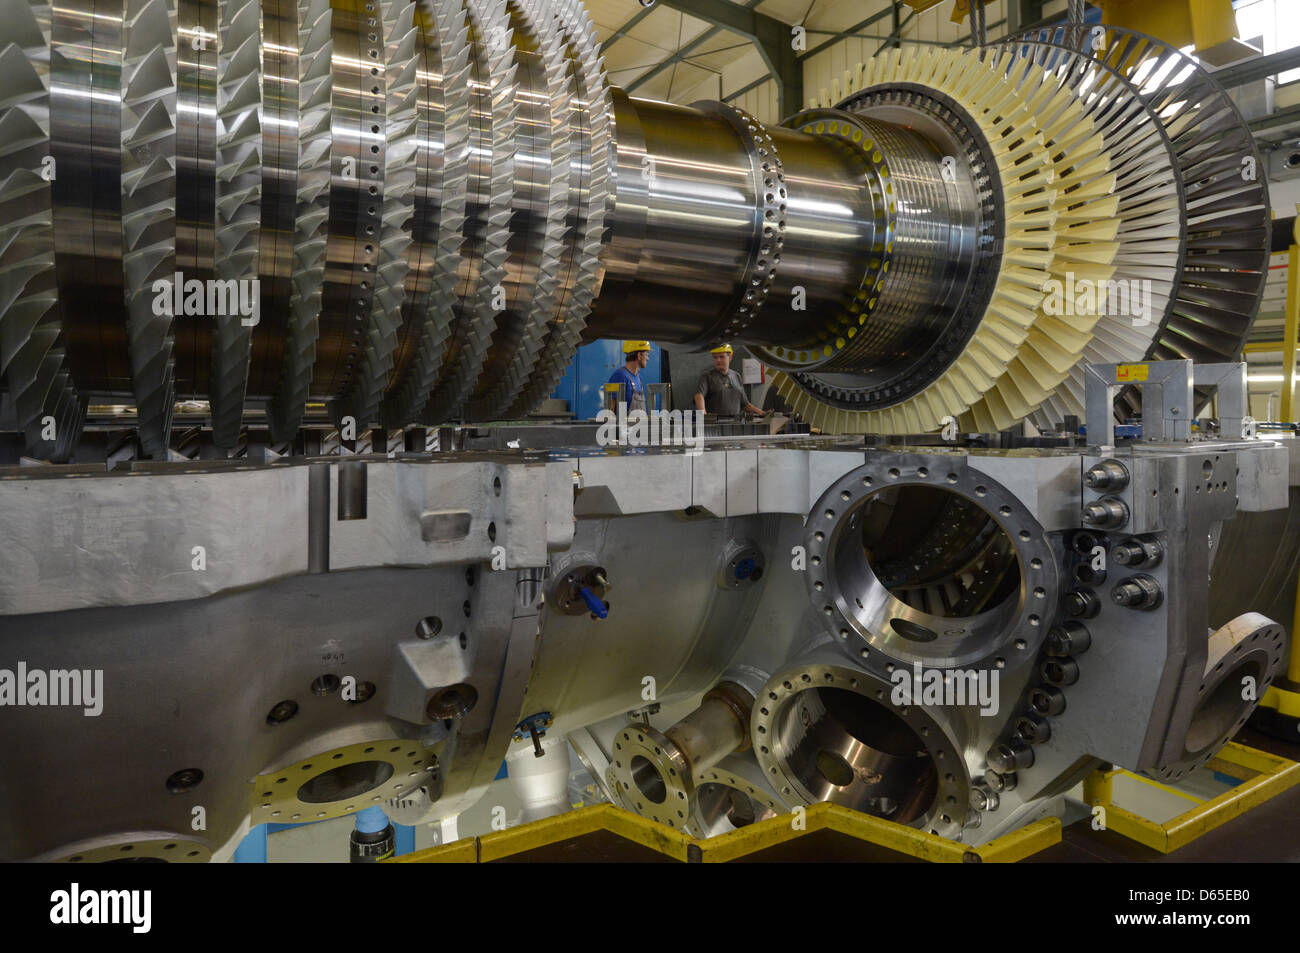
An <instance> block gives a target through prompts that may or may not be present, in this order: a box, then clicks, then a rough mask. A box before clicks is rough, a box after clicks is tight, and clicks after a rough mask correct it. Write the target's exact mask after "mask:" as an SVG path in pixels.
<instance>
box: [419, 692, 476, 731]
mask: <svg viewBox="0 0 1300 953" xmlns="http://www.w3.org/2000/svg"><path fill="white" fill-rule="evenodd" d="M476 704H478V689H476V688H475V687H474V686H473V685H470V684H468V683H466V682H462V683H460V684H459V685H452V686H451V687H450V688H444V689H443V690H442V691H440V692H438V693H437V694H436V695H434V696H433V697H432V698H430V699H429V704H428V705H426V706H425V714H427V715H428V716H429V719H430V720H431V721H441V720H443V719H446V718H464V717H465V716H466V715H468V714H469V713H470V711H472V710H473V708H474V706H475V705H476Z"/></svg>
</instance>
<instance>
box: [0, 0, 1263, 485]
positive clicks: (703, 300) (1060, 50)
mask: <svg viewBox="0 0 1300 953" xmlns="http://www.w3.org/2000/svg"><path fill="white" fill-rule="evenodd" d="M4 2H5V3H6V7H5V9H6V11H7V12H8V14H9V20H8V22H10V23H12V24H14V30H13V31H12V33H11V36H10V38H9V39H8V41H7V45H6V46H5V47H4V49H3V50H2V51H0V62H2V63H3V64H4V69H5V75H6V76H7V77H8V78H9V80H10V82H9V84H8V85H9V88H11V89H13V90H16V91H17V92H16V93H15V95H13V96H11V97H10V98H9V99H7V100H6V101H5V102H4V103H3V104H0V125H3V126H4V128H6V129H8V130H9V131H10V132H11V135H10V136H9V137H7V138H6V140H5V141H6V142H7V143H9V144H8V145H6V146H5V147H4V148H5V149H6V152H5V156H6V165H7V170H6V174H5V175H4V176H3V177H0V203H3V204H4V205H5V207H6V208H7V209H9V212H10V214H9V215H8V216H7V217H6V221H7V222H9V224H8V225H6V226H4V229H5V238H4V240H3V244H0V255H2V256H3V259H0V261H2V267H0V309H2V310H0V328H2V329H3V332H4V333H3V338H4V343H3V347H2V348H0V373H2V374H3V383H4V386H5V387H6V389H7V392H8V394H9V398H10V400H9V403H10V404H11V405H12V406H13V409H14V414H13V417H14V420H15V422H16V424H17V426H18V427H20V428H22V429H23V430H24V431H25V432H26V434H27V438H28V445H29V452H30V453H31V454H33V455H35V456H38V457H43V458H49V459H53V460H63V459H68V458H69V457H70V456H71V454H72V453H73V451H74V450H75V446H76V442H77V437H78V434H79V431H80V428H81V426H82V422H83V418H84V416H85V413H86V408H87V405H88V404H89V403H92V402H94V401H96V400H98V401H108V402H112V403H121V402H123V401H126V402H129V403H131V404H133V405H134V408H135V412H136V421H137V426H138V429H139V435H140V444H141V448H142V450H143V452H144V453H145V454H146V455H148V456H151V457H154V458H162V457H165V456H167V454H168V453H169V452H170V450H171V435H170V432H171V426H172V416H173V410H174V407H175V403H176V401H177V400H197V401H206V402H207V407H208V410H209V413H210V424H211V440H212V442H213V444H214V446H215V448H216V449H217V450H218V451H220V452H221V453H225V454H231V453H238V452H239V447H240V445H241V441H242V439H243V437H242V430H243V428H244V427H245V426H249V425H252V426H256V425H258V424H259V423H264V425H265V426H267V427H268V429H269V430H270V437H271V442H272V443H273V444H275V445H277V446H280V449H281V450H285V447H284V445H286V444H290V443H291V442H292V441H294V440H295V438H296V437H297V434H298V432H299V429H300V427H301V426H302V424H303V422H304V421H305V420H308V419H311V420H314V421H317V422H319V421H322V420H324V419H326V417H328V419H329V420H331V421H333V423H334V424H335V425H336V426H340V427H342V426H344V425H345V424H346V423H347V422H349V421H350V422H351V423H352V424H354V425H355V429H356V431H358V432H360V431H364V430H366V429H367V428H370V427H382V428H385V429H386V430H395V429H400V428H403V427H406V426H412V425H415V426H420V425H428V424H436V423H442V422H449V421H466V420H480V419H487V418H495V417H500V416H503V415H510V416H517V415H522V414H525V413H527V412H528V411H529V410H531V409H532V408H533V407H535V406H536V405H537V404H538V403H539V402H540V401H541V400H543V399H544V398H545V397H546V396H547V395H548V394H549V393H550V392H551V391H552V390H553V388H554V387H555V385H556V383H557V382H558V381H559V379H560V378H561V376H562V375H563V373H564V371H565V368H566V367H567V366H568V365H569V363H570V362H571V360H572V358H573V355H574V353H575V352H576V349H577V347H578V346H579V344H580V343H582V342H583V341H586V340H592V339H596V338H601V337H631V338H637V339H650V340H658V341H662V342H678V343H682V344H686V345H688V346H692V347H700V346H704V345H708V344H710V343H713V342H715V341H719V340H735V341H736V342H737V343H741V344H744V345H746V346H748V347H750V348H751V349H752V350H753V351H754V352H755V353H756V354H758V355H759V356H760V357H761V358H762V359H764V360H765V361H766V362H767V363H769V364H770V365H772V366H773V367H776V368H779V369H780V370H781V371H782V373H778V374H777V375H776V381H775V382H776V386H777V388H778V390H779V392H780V393H781V394H783V395H784V396H785V397H786V398H787V399H789V400H790V401H791V403H792V404H793V405H794V407H795V409H796V410H798V411H800V412H801V413H802V414H803V415H804V416H805V417H806V418H807V419H808V420H809V421H810V422H811V423H813V424H814V425H815V426H818V427H821V428H823V429H828V430H835V431H840V432H861V431H874V432H885V433H890V432H917V431H932V430H934V429H936V428H938V427H939V426H940V425H941V424H942V422H943V421H945V420H946V419H947V418H960V420H961V424H962V426H964V427H966V428H968V429H980V430H993V429H1002V428H1005V427H1007V426H1010V425H1012V424H1014V423H1015V422H1016V421H1018V420H1021V419H1025V418H1026V417H1029V416H1032V415H1035V414H1038V415H1039V416H1037V417H1035V419H1037V420H1039V421H1040V422H1043V421H1044V420H1046V421H1047V422H1052V421H1053V420H1054V419H1055V418H1058V417H1060V416H1062V415H1063V414H1065V413H1071V412H1073V413H1078V411H1079V409H1080V408H1081V404H1082V395H1081V386H1082V385H1081V377H1080V373H1079V370H1078V368H1079V366H1080V365H1081V363H1083V362H1085V361H1088V360H1092V361H1103V362H1120V361H1124V360H1137V359H1142V358H1168V357H1191V358H1194V359H1197V360H1227V359H1231V358H1232V357H1233V356H1235V355H1236V353H1237V352H1238V351H1239V349H1240V345H1241V341H1242V339H1243V337H1244V335H1245V333H1246V330H1247V329H1248V327H1249V323H1250V319H1251V316H1252V315H1253V314H1254V312H1255V310H1256V307H1257V304H1258V299H1259V295H1260V293H1261V290H1262V283H1263V275H1264V273H1265V268H1264V266H1265V264H1266V252H1264V251H1263V249H1264V248H1265V247H1266V246H1267V244H1268V242H1267V238H1268V220H1267V216H1268V207H1267V194H1266V190H1265V187H1264V184H1263V182H1262V179H1260V177H1259V176H1258V175H1257V174H1254V173H1255V170H1257V168H1258V155H1257V154H1256V153H1255V151H1254V146H1253V141H1252V140H1251V138H1250V136H1249V132H1248V130H1246V128H1245V127H1244V125H1243V124H1242V122H1241V119H1240V116H1239V114H1238V113H1237V112H1236V110H1235V107H1233V106H1232V104H1231V102H1230V101H1229V100H1228V99H1227V97H1226V96H1225V95H1224V94H1223V92H1222V90H1220V89H1218V87H1217V86H1216V85H1215V84H1214V82H1213V80H1212V79H1211V78H1210V77H1209V76H1208V75H1207V74H1206V73H1205V72H1204V71H1203V70H1201V69H1200V67H1199V66H1198V65H1197V64H1196V63H1195V62H1193V61H1192V60H1190V59H1189V58H1187V57H1186V56H1185V55H1183V54H1180V53H1178V52H1177V51H1172V50H1170V49H1168V48H1167V47H1164V46H1163V45H1162V44H1159V43H1157V42H1156V41H1153V40H1150V39H1148V38H1145V37H1140V36H1139V35H1136V34H1131V33H1126V32H1124V31H1119V30H1115V29H1114V28H1106V29H1105V30H1103V31H1102V35H1099V36H1098V37H1096V38H1094V40H1092V41H1089V42H1090V44H1095V45H1089V46H1088V47H1087V48H1086V49H1083V50H1076V49H1072V48H1069V47H1068V46H1067V45H1066V42H1065V39H1064V38H1063V36H1057V35H1055V34H1052V33H1050V32H1049V33H1043V34H1038V35H1034V36H1030V37H1026V38H1025V39H1024V41H1023V42H1021V41H1017V42H1015V43H1012V44H1007V45H1004V46H1003V47H1002V48H999V49H985V50H980V51H960V50H929V51H925V52H917V51H916V50H914V49H911V48H909V49H907V50H891V51H888V52H887V53H885V54H882V55H881V56H879V57H876V58H875V59H873V60H871V61H870V62H869V63H867V64H864V65H863V66H861V67H859V68H858V69H857V70H855V71H852V72H850V73H848V74H846V76H845V77H844V81H843V83H842V84H840V83H837V84H836V85H835V88H834V90H833V91H832V92H831V93H826V94H823V96H822V97H821V101H820V102H819V103H816V104H814V108H812V109H809V110H806V111H804V112H801V113H799V114H797V115H796V116H794V117H791V118H790V119H789V120H787V122H786V123H785V124H784V125H782V126H776V125H771V124H765V123H763V122H760V121H759V120H758V119H757V118H756V117H754V116H750V115H748V114H746V113H744V112H743V111H740V110H737V109H735V108H734V107H732V106H729V105H726V104H723V103H699V104H696V105H695V106H693V107H681V106H672V105H669V104H662V103H652V102H647V101H643V100H634V99H632V98H630V97H628V96H626V95H624V94H622V93H621V92H619V91H617V90H613V89H611V87H610V86H609V83H608V79H607V77H606V75H605V72H604V68H603V65H602V62H601V59H600V55H599V50H598V47H597V45H596V41H595V38H594V37H593V35H592V31H591V23H590V20H589V19H588V18H587V16H586V14H585V13H584V12H583V11H582V8H581V6H580V4H579V3H578V0H363V2H362V3H361V4H360V6H359V7H356V8H353V7H346V6H343V5H331V3H330V2H329V0H304V2H302V3H293V2H290V0H267V2H264V3H261V4H253V3H248V2H232V3H229V4H226V5H223V6H219V7H212V6H203V5H193V4H190V3H188V2H179V3H178V2H177V0H133V2H132V3H131V4H129V5H128V7H127V9H126V11H125V13H126V15H125V17H124V18H122V17H120V16H119V14H120V13H121V11H118V13H117V14H114V13H113V11H112V10H111V9H109V8H108V7H104V9H100V7H103V2H102V0H80V6H79V7H77V8H76V9H71V8H70V9H69V10H68V11H67V12H66V14H65V13H63V12H60V11H59V10H55V9H54V8H51V7H48V6H46V5H44V4H42V3H39V2H35V3H31V2H22V0H4ZM105 10H107V11H108V14H109V15H102V14H104V12H105ZM259 13H260V16H259ZM86 23H89V24H90V26H89V27H86V26H85V25H84V24H86ZM91 63H93V64H94V67H95V68H94V69H93V70H92V69H91V68H90V64H91ZM90 89H93V90H94V92H95V95H93V96H87V95H86V91H87V90H90ZM46 159H48V160H49V164H48V170H47V163H46ZM647 170H657V171H655V172H653V174H648V175H647V174H645V173H646V171H647ZM47 171H48V173H49V174H47ZM56 171H57V174H55V173H56ZM1252 175H1253V177H1252ZM719 207H725V208H727V209H729V210H730V211H731V212H734V214H729V215H727V216H722V217H719V216H718V215H717V209H718V208H719ZM250 284H255V285H256V286H257V289H256V290H255V291H253V292H252V293H246V290H247V289H246V288H245V286H246V285H250ZM170 285H174V286H175V287H170V288H169V286H170ZM1084 286H1086V288H1087V291H1086V293H1085V292H1082V291H1079V290H1078V289H1079V288H1081V287H1084ZM1138 286H1140V301H1141V307H1140V309H1139V311H1140V314H1138V315H1133V314H1126V313H1119V312H1120V311H1123V310H1125V309H1127V310H1128V311H1133V310H1134V304H1133V293H1135V292H1133V289H1134V288H1137V287H1138ZM192 287H193V288H194V289H195V290H193V292H192V291H191V289H192ZM160 288H161V292H160ZM168 291H170V292H171V293H168ZM205 292H206V293H205ZM248 299H254V300H255V302H256V303H255V305H253V306H252V307H253V310H252V311H250V312H247V313H246V312H245V310H244V305H245V304H247V302H248ZM160 302H161V303H162V305H163V306H162V307H160V306H159V305H160ZM232 302H240V305H239V310H232V305H231V303H232ZM1121 304H1122V307H1121ZM1137 317H1140V319H1141V320H1135V318H1137ZM309 403H312V404H314V405H315V409H314V410H313V411H312V414H314V416H312V417H310V418H309V415H308V404H309ZM1125 406H1128V407H1131V406H1133V403H1132V401H1131V400H1127V402H1126V404H1125ZM322 407H323V409H324V410H325V411H326V412H327V413H325V414H323V413H322V412H321V408H322ZM286 452H287V451H286Z"/></svg>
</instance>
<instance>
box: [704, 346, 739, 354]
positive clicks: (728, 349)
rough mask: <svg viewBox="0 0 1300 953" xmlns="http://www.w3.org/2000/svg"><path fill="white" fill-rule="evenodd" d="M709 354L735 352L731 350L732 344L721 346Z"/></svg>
mask: <svg viewBox="0 0 1300 953" xmlns="http://www.w3.org/2000/svg"><path fill="white" fill-rule="evenodd" d="M709 353H710V354H734V353H735V352H734V351H732V350H731V345H730V344H719V345H718V346H717V347H715V348H714V349H713V350H711V351H710V352H709Z"/></svg>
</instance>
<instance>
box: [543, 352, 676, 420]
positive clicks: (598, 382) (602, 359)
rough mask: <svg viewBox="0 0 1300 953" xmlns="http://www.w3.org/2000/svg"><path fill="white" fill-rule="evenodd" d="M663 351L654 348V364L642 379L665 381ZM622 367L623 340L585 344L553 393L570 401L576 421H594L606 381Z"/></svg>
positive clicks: (657, 381)
mask: <svg viewBox="0 0 1300 953" xmlns="http://www.w3.org/2000/svg"><path fill="white" fill-rule="evenodd" d="M652 343H653V342H652ZM662 353H663V352H662V351H661V350H660V349H659V347H658V346H654V347H653V348H652V350H651V351H650V363H649V364H647V365H646V367H645V369H644V370H643V371H641V380H643V381H644V382H645V383H647V384H658V383H660V382H661V381H662V377H661V370H660V368H661V355H662ZM622 366H623V342H622V341H620V340H601V341H593V342H592V343H591V344H585V345H583V346H582V347H580V348H578V353H577V354H576V355H575V356H574V358H573V363H572V364H570V365H569V369H568V370H567V371H565V372H564V377H563V378H562V379H561V380H560V383H559V386H558V387H556V388H555V393H553V394H552V395H551V396H552V397H555V398H558V399H559V400H563V401H567V402H568V405H569V410H571V411H572V412H573V416H574V419H575V420H591V419H592V418H594V417H595V416H596V414H598V413H599V412H600V408H601V406H602V395H603V392H604V387H605V382H606V381H608V380H609V375H610V374H613V373H614V372H615V371H616V370H618V369H619V368H620V367H622Z"/></svg>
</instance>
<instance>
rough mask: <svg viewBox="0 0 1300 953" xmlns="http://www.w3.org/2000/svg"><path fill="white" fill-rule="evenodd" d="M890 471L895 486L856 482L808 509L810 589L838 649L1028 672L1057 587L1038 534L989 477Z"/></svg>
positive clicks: (878, 480)
mask: <svg viewBox="0 0 1300 953" xmlns="http://www.w3.org/2000/svg"><path fill="white" fill-rule="evenodd" d="M866 469H869V468H866ZM891 469H898V470H900V477H898V478H887V477H886V476H884V474H883V473H881V474H878V475H877V477H873V479H872V480H871V481H870V482H867V481H865V480H863V479H861V472H862V471H861V470H859V471H854V473H852V474H849V475H847V476H846V477H844V478H841V480H840V481H839V482H838V483H836V484H834V485H833V486H832V487H831V488H830V489H828V490H827V491H826V493H825V494H823V496H822V498H821V499H820V500H819V501H818V502H817V505H816V506H815V507H814V508H813V510H812V513H813V514H815V516H814V518H812V519H811V520H810V522H809V531H808V533H807V535H806V537H805V541H806V544H807V548H808V552H809V567H808V573H807V576H808V587H809V591H810V595H811V596H812V598H813V599H814V605H815V606H816V607H817V609H818V611H819V612H820V613H821V615H822V616H823V617H824V619H825V621H826V624H827V625H828V626H830V627H831V629H832V631H834V632H835V633H836V635H837V637H838V639H839V640H840V643H841V646H842V648H843V649H844V650H846V651H848V652H849V653H850V654H852V655H855V656H856V655H858V654H859V650H860V649H863V648H866V649H868V650H869V654H873V653H876V652H878V653H879V656H878V657H879V660H880V661H881V663H882V664H883V663H884V661H885V660H889V659H892V660H893V661H895V662H902V663H903V664H909V665H910V664H911V663H912V662H914V661H917V662H920V663H921V664H922V665H930V666H961V665H965V666H971V665H978V666H984V665H992V664H994V662H993V660H994V659H996V658H999V657H1001V658H1004V659H1015V660H1025V661H1027V660H1028V659H1029V658H1031V657H1032V651H1033V650H1034V649H1035V648H1036V647H1037V645H1038V643H1039V642H1040V641H1041V637H1042V626H1041V625H1035V622H1040V621H1041V614H1040V613H1041V609H1042V607H1043V606H1046V605H1052V604H1054V599H1055V591H1056V588H1057V576H1056V572H1057V570H1056V561H1055V559H1054V558H1053V556H1052V553H1051V549H1050V546H1049V545H1048V543H1047V541H1046V538H1045V535H1044V533H1043V531H1042V528H1041V526H1040V525H1039V524H1038V522H1037V521H1036V520H1035V519H1034V518H1033V517H1032V515H1030V514H1029V512H1028V511H1027V510H1025V509H1024V507H1023V505H1022V504H1020V503H1019V501H1017V500H1016V499H1015V498H1014V497H1013V496H1012V495H1011V494H1010V493H1008V492H1007V491H1006V490H1004V489H1003V488H1002V487H1001V486H999V485H998V484H997V483H996V482H995V481H993V480H991V479H989V478H988V477H987V476H985V475H982V474H976V473H975V472H974V471H971V470H969V469H967V470H965V471H963V472H962V474H961V475H960V476H959V477H958V482H957V483H956V484H955V485H954V484H949V483H942V484H940V483H931V482H929V480H928V479H926V478H920V477H919V476H918V477H914V476H913V474H919V473H920V471H921V470H925V471H926V472H927V473H929V472H932V471H933V469H934V468H926V467H919V468H917V469H914V470H909V469H908V468H899V467H893V468H891ZM846 493H847V494H849V496H850V498H851V499H850V501H848V502H846V501H845V500H844V499H843V496H844V494H846ZM1019 644H1023V645H1024V646H1025V648H1024V649H1019V650H1017V649H1015V648H1014V647H1015V646H1017V645H1019Z"/></svg>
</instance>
